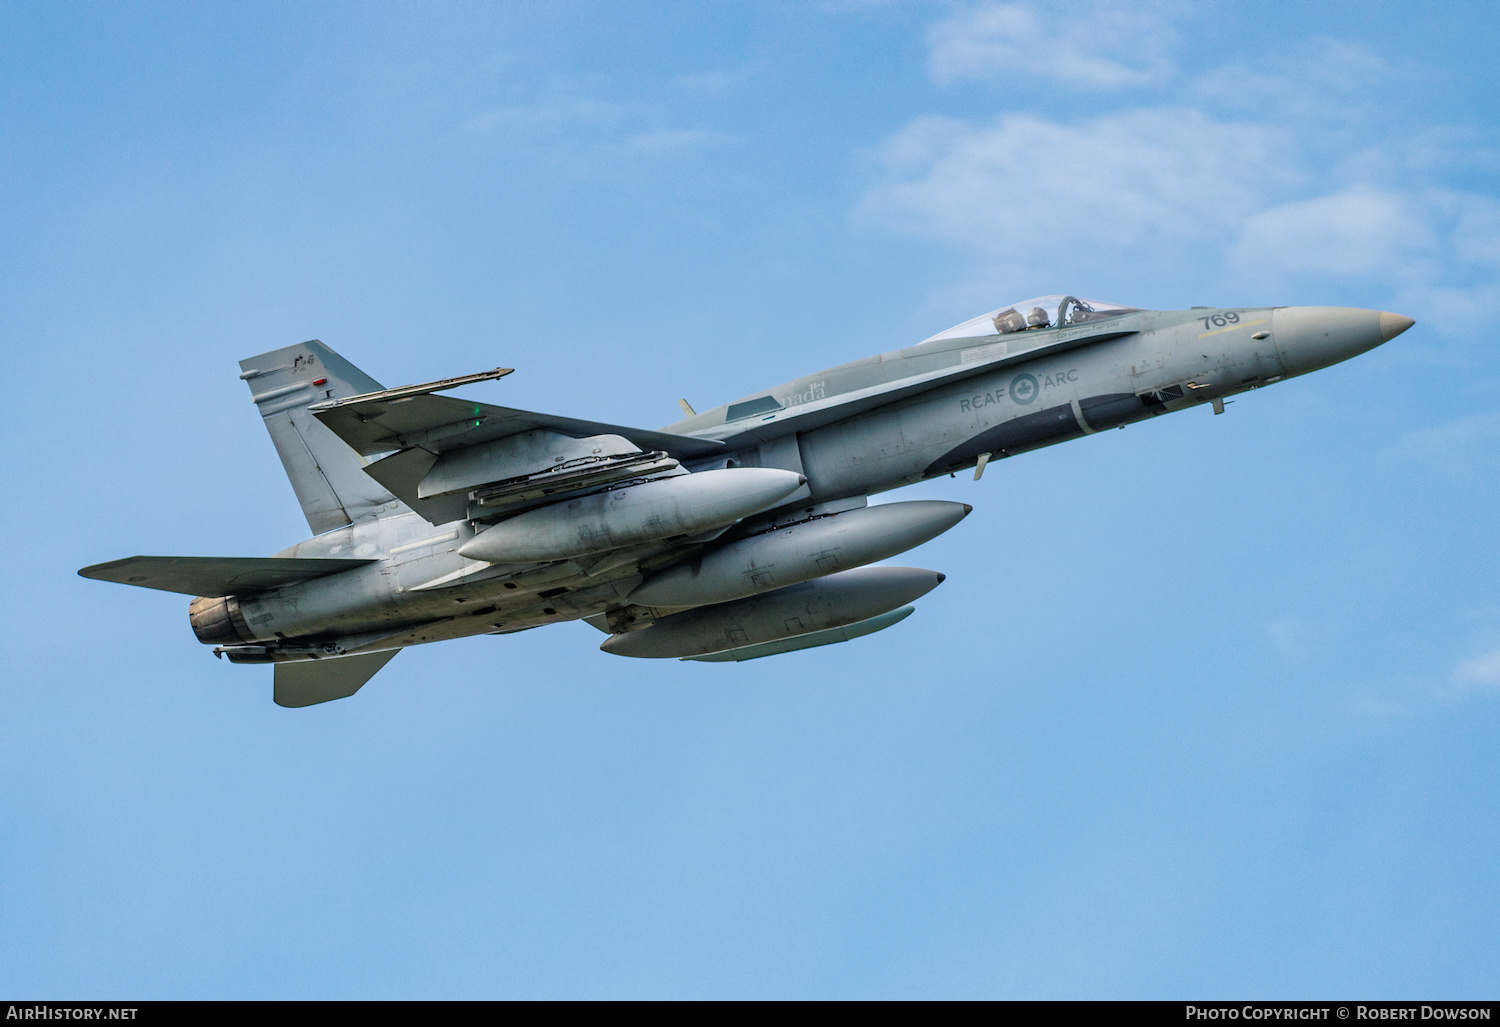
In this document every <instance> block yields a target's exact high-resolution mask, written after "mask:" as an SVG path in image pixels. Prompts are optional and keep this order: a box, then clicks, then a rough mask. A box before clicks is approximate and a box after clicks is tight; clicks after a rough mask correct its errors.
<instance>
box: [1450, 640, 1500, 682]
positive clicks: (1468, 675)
mask: <svg viewBox="0 0 1500 1027" xmlns="http://www.w3.org/2000/svg"><path fill="white" fill-rule="evenodd" d="M1449 680H1450V682H1451V683H1452V685H1453V686H1454V688H1456V689H1458V690H1459V691H1464V692H1477V691H1484V692H1492V691H1496V690H1500V649H1496V650H1494V651H1493V652H1488V653H1485V654H1484V655H1483V656H1476V657H1475V658H1474V659H1472V660H1465V661H1464V662H1463V663H1460V664H1459V665H1458V666H1457V667H1455V668H1454V669H1453V673H1452V674H1451V675H1449Z"/></svg>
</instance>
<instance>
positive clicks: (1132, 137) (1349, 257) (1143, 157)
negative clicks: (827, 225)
mask: <svg viewBox="0 0 1500 1027" xmlns="http://www.w3.org/2000/svg"><path fill="white" fill-rule="evenodd" d="M1077 10H1078V9H1076V8H1069V9H1065V10H1060V11H1056V12H1052V11H1049V12H1047V13H1045V14H1040V13H1038V9H1037V8H1034V7H1032V6H1027V5H1007V6H985V7H980V8H975V9H969V10H966V11H963V12H961V13H960V14H957V15H954V16H952V17H949V18H946V19H944V20H942V21H940V22H939V23H938V24H936V25H935V26H934V27H933V29H932V30H931V32H930V34H929V59H930V67H931V72H932V75H933V77H934V78H935V79H937V80H938V81H941V82H946V83H956V82H960V81H963V80H965V79H973V78H992V77H995V76H996V75H1000V74H1004V73H1009V72H1017V73H1025V74H1032V75H1039V76H1053V75H1064V74H1066V75H1067V76H1068V77H1070V78H1071V80H1073V81H1074V83H1075V84H1091V85H1093V86H1095V87H1099V88H1104V87H1109V88H1113V89H1116V90H1134V89H1138V87H1141V86H1144V85H1149V84H1152V83H1155V82H1158V81H1160V80H1161V79H1162V78H1163V77H1164V76H1168V75H1173V76H1176V77H1177V78H1178V79H1179V80H1182V76H1181V74H1180V73H1178V72H1176V71H1175V70H1173V69H1172V62H1171V61H1170V59H1169V58H1170V55H1169V54H1168V53H1167V52H1166V50H1165V49H1163V44H1162V42H1161V41H1162V40H1164V39H1165V40H1170V39H1171V36H1170V33H1169V32H1166V31H1161V32H1158V31H1156V29H1160V28H1163V24H1162V23H1163V19H1161V18H1160V17H1159V16H1158V15H1157V14H1156V13H1155V12H1156V11H1157V10H1158V9H1157V8H1140V7H1129V6H1124V5H1120V6H1111V7H1107V8H1106V7H1098V8H1083V9H1082V14H1076V12H1077ZM1071 14H1076V16H1072V17H1070V16H1068V15H1071ZM1085 37H1087V38H1090V39H1094V40H1095V42H1094V44H1093V45H1091V46H1083V45H1081V43H1080V40H1081V39H1083V38H1085ZM1145 38H1149V39H1150V40H1152V42H1151V45H1149V46H1148V45H1138V44H1140V40H1141V39H1145ZM1049 40H1050V42H1051V43H1052V47H1051V51H1050V52H1049V50H1048V47H1047V45H1046V44H1047V42H1048V41H1049ZM1060 44H1061V45H1060ZM1059 51H1060V52H1061V53H1062V54H1063V59H1061V60H1058V59H1056V55H1057V52H1059ZM1043 55H1045V56H1043ZM1127 55H1134V56H1128V57H1127ZM1080 61H1081V62H1084V64H1085V65H1086V67H1085V68H1084V70H1078V68H1077V67H1074V65H1076V63H1077V62H1080ZM1070 67H1072V68H1073V70H1071V71H1066V72H1065V71H1064V70H1060V69H1068V68H1070ZM1422 74H1423V72H1422V71H1421V69H1413V68H1411V67H1407V66H1406V65H1400V64H1398V65H1393V64H1392V63H1390V62H1388V61H1387V60H1385V59H1384V58H1383V57H1381V56H1380V55H1379V54H1376V53H1374V52H1372V51H1370V50H1369V49H1367V48H1365V47H1363V46H1359V45H1354V44H1349V43H1345V42H1342V41H1339V40H1330V39H1312V40H1306V41H1302V42H1295V41H1294V42H1291V43H1289V44H1288V45H1287V46H1286V47H1285V48H1284V49H1283V51H1282V52H1281V53H1279V54H1276V55H1270V56H1266V57H1265V58H1264V59H1261V60H1258V61H1257V62H1256V63H1255V64H1232V65H1230V66H1226V67H1223V68H1220V69H1218V70H1215V71H1210V72H1208V73H1206V74H1201V75H1198V76H1197V77H1195V78H1193V79H1191V80H1182V81H1181V82H1180V88H1179V89H1178V95H1179V96H1181V97H1184V98H1188V99H1189V100H1190V101H1191V103H1192V105H1190V106H1181V105H1179V106H1173V107H1160V106H1157V107H1152V106H1145V107H1142V106H1133V107H1127V108H1125V109H1122V110H1120V111H1118V112H1115V113H1112V114H1100V113H1098V112H1097V111H1096V112H1093V113H1091V114H1089V115H1088V116H1086V117H1082V118H1066V119H1057V118H1046V117H1042V116H1039V115H1036V114H1023V113H1018V112H1011V113H1001V114H999V115H998V116H997V117H995V118H993V119H981V120H974V119H969V120H961V119H955V118H949V117H939V116H924V117H918V118H915V119H913V120H911V121H909V122H908V123H907V124H906V125H905V126H904V127H902V128H901V129H899V130H898V131H896V132H895V133H893V134H892V135H891V136H890V137H889V138H887V139H886V140H885V141H884V142H883V143H882V144H881V145H880V146H879V147H878V148H877V150H876V161H875V162H874V163H875V166H876V172H875V174H874V175H873V176H872V177H873V180H872V182H871V184H870V185H869V187H868V189H867V190H866V192H865V194H864V195H863V197H862V198H861V200H860V202H859V203H858V204H857V206H856V208H855V216H856V218H857V219H858V220H860V221H861V222H863V223H864V224H867V225H872V226H878V227H881V228H884V229H886V230H890V231H895V232H900V233H903V234H909V235H913V236H917V237H920V238H925V239H928V240H932V241H935V242H939V243H942V244H946V245H949V246H951V247H953V248H954V249H956V250H958V251H960V252H963V253H966V254H967V255H968V256H969V257H970V258H971V259H972V260H973V261H974V265H975V278H976V280H978V279H981V278H982V279H986V280H990V281H993V280H995V279H996V278H998V277H1010V278H1023V279H1024V280H1025V281H1027V282H1028V283H1036V287H1037V288H1044V289H1045V288H1053V287H1059V288H1063V287H1067V288H1072V287H1075V286H1074V284H1073V283H1079V286H1078V287H1081V286H1082V283H1083V282H1085V281H1087V282H1100V283H1107V285H1105V287H1106V288H1119V289H1123V290H1126V291H1130V290H1134V289H1136V288H1137V287H1139V286H1140V285H1143V284H1144V285H1147V286H1149V285H1150V284H1152V283H1154V282H1160V281H1171V282H1172V283H1173V285H1174V287H1176V288H1179V289H1182V290H1184V291H1190V292H1191V294H1193V295H1199V294H1201V290H1205V289H1208V290H1212V291H1213V293H1217V294H1224V295H1232V296H1234V297H1235V298H1237V299H1239V300H1240V301H1249V300H1251V299H1252V298H1254V299H1257V300H1264V301H1266V302H1276V301H1280V302H1318V301H1319V300H1317V299H1315V298H1313V297H1317V296H1328V297H1330V299H1329V300H1326V301H1325V302H1350V301H1354V302H1359V303H1360V304H1361V305H1372V306H1373V305H1377V304H1378V305H1381V306H1383V307H1385V309H1392V310H1400V311H1402V312H1403V313H1408V314H1411V315H1412V316H1414V317H1416V318H1418V320H1419V321H1422V322H1423V323H1424V325H1425V326H1427V327H1428V328H1435V329H1437V330H1438V331H1439V332H1441V333H1446V334H1457V333H1463V332H1472V331H1474V330H1477V329H1478V328H1479V327H1480V326H1481V325H1482V324H1484V323H1487V321H1488V319H1489V317H1490V316H1491V312H1492V311H1493V310H1494V309H1495V307H1496V305H1497V303H1500V202H1497V200H1496V199H1495V198H1494V197H1491V196H1488V195H1484V194H1482V193H1478V192H1465V191H1459V190H1455V189H1452V188H1449V187H1446V184H1445V183H1444V182H1443V180H1442V178H1441V176H1442V175H1444V174H1446V173H1449V172H1454V171H1458V170H1461V169H1473V168H1489V167H1490V166H1491V165H1493V164H1495V163H1496V162H1497V161H1500V158H1497V157H1496V156H1495V153H1496V149H1495V148H1494V147H1489V148H1486V147H1484V146H1481V145H1479V144H1480V143H1481V142H1483V140H1476V139H1475V138H1474V137H1473V135H1472V133H1469V132H1466V131H1464V130H1459V129H1454V128H1451V127H1448V126H1444V125H1441V124H1436V125H1435V124H1431V123H1414V122H1412V121H1411V119H1407V118H1404V117H1403V116H1402V115H1401V102H1400V94H1401V91H1402V89H1403V88H1410V87H1411V85H1412V84H1413V83H1418V82H1420V79H1421V76H1422ZM1127 95H1129V94H1128V93H1127ZM1226 111H1235V112H1236V113H1235V114H1234V115H1229V114H1226V113H1224V112H1226ZM1101 295H1102V293H1101ZM1335 297H1340V298H1335ZM1355 297H1358V299H1357V300H1355ZM990 298H993V297H990ZM1192 302H1206V299H1205V300H1199V299H1194V300H1192Z"/></svg>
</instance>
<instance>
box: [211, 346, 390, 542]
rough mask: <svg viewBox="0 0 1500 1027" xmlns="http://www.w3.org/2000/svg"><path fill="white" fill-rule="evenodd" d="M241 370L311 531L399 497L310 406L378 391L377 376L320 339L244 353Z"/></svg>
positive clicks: (330, 526)
mask: <svg viewBox="0 0 1500 1027" xmlns="http://www.w3.org/2000/svg"><path fill="white" fill-rule="evenodd" d="M240 370H241V371H242V372H243V373H242V374H241V375H240V377H241V378H243V379H245V381H246V383H247V384H248V385H249V386H250V395H251V397H252V398H253V399H254V400H255V405H256V406H257V407H258V408H259V409H260V415H261V417H263V418H265V422H266V430H267V431H269V432H270V433H271V441H272V443H274V444H275V446H276V452H277V454H278V455H280V457H281V464H282V466H283V467H285V468H286V476H287V477H288V478H290V479H291V482H292V489H293V490H294V491H295V492H296V493H297V502H299V503H301V504H302V513H303V514H304V515H306V517H307V523H308V526H309V527H310V528H312V531H313V534H314V535H319V534H322V533H323V532H325V531H330V530H332V529H334V528H341V527H343V526H344V525H346V524H350V523H352V522H354V521H358V520H363V519H365V518H367V517H371V516H374V514H375V509H376V508H377V507H379V506H380V505H381V504H383V503H389V502H391V500H392V499H393V498H395V497H393V496H392V495H391V494H390V493H389V492H387V491H386V490H385V489H383V488H381V486H380V484H379V483H378V482H376V481H375V479H373V478H371V477H370V476H369V475H368V474H366V473H365V471H364V467H365V460H364V458H363V457H361V456H360V455H359V454H358V453H356V452H355V451H354V450H352V449H350V448H349V447H348V445H346V444H345V443H344V441H343V440H342V439H340V438H339V437H338V436H337V435H335V434H334V433H333V432H331V431H329V430H328V429H327V428H326V427H325V426H324V425H323V423H322V422H321V421H319V420H318V419H317V418H316V417H314V416H313V415H312V414H310V413H308V412H307V407H308V404H310V403H315V402H318V401H319V400H325V399H343V398H344V397H346V396H357V395H360V394H362V393H366V392H378V391H379V390H380V389H381V388H382V386H381V384H380V383H379V382H377V381H376V380H375V379H373V378H371V377H370V376H369V375H367V374H365V373H364V372H363V371H361V370H360V369H359V368H357V367H355V366H354V365H353V364H351V363H349V361H347V360H345V359H344V358H343V357H341V356H339V355H338V354H337V353H335V352H334V351H333V350H331V349H329V348H328V347H327V346H325V345H323V344H322V343H321V342H319V341H318V340H316V339H313V340H312V341H310V342H303V343H299V344H298V345H296V346H286V347H284V348H282V349H278V350H272V351H271V352H270V353H262V354H261V355H260V356H258V357H250V358H248V359H246V360H241V361H240Z"/></svg>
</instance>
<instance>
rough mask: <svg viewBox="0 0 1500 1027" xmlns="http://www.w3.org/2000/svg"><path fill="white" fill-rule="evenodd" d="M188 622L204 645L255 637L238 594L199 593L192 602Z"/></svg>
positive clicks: (189, 605)
mask: <svg viewBox="0 0 1500 1027" xmlns="http://www.w3.org/2000/svg"><path fill="white" fill-rule="evenodd" d="M188 622H189V623H190V624H192V625H193V634H195V635H197V636H198V641H200V642H202V643H203V644H204V645H222V644H224V643H226V642H227V643H230V644H234V643H238V642H252V641H254V640H255V635H254V633H253V632H252V631H251V630H250V625H248V624H246V623H245V616H244V614H242V613H240V601H239V600H238V599H236V598H235V597H234V596H198V597H197V598H195V599H194V600H193V601H192V602H190V603H188Z"/></svg>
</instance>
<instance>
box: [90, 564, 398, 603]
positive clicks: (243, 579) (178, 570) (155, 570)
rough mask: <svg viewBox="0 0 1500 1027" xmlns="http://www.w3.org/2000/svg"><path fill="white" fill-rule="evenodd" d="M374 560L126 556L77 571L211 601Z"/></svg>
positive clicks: (308, 578)
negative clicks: (211, 598) (210, 598)
mask: <svg viewBox="0 0 1500 1027" xmlns="http://www.w3.org/2000/svg"><path fill="white" fill-rule="evenodd" d="M374 562H375V561H373V560H306V559H289V558H284V557H266V558H262V557H255V556H128V557H126V558H125V559H123V560H111V561H110V562H109V563H96V564H94V565H93V566H92V567H85V568H84V569H83V570H81V571H79V572H78V573H79V574H80V575H82V576H83V577H85V578H94V579H96V580H98V581H117V582H119V583H120V584H122V585H139V586H140V587H141V588H159V589H161V590H162V591H164V592H181V593H183V594H184V595H190V596H210V597H213V596H231V595H244V594H245V593H247V592H263V591H265V590H266V589H270V588H280V587H281V586H282V585H293V584H296V583H297V582H299V581H310V580H312V579H313V578H321V577H323V576H324V575H328V574H337V573H338V572H340V571H349V570H353V569H354V568H356V567H363V566H364V565H365V564H367V563H374Z"/></svg>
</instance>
